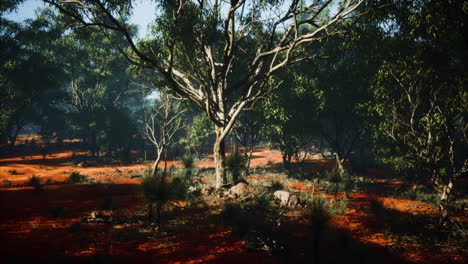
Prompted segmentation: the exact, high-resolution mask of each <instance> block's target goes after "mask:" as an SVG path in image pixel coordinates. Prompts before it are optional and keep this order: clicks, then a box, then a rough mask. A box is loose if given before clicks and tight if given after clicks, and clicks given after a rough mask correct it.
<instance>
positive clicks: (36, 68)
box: [0, 11, 63, 145]
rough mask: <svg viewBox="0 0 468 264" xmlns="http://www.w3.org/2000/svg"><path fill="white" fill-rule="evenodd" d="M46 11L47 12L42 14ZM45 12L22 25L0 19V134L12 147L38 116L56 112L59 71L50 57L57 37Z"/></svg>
mask: <svg viewBox="0 0 468 264" xmlns="http://www.w3.org/2000/svg"><path fill="white" fill-rule="evenodd" d="M45 12H47V11H45ZM45 12H40V13H38V16H37V17H36V18H34V19H29V20H26V21H24V22H23V23H16V22H13V21H8V20H7V19H4V18H3V17H1V18H0V20H1V21H0V22H1V23H0V43H1V44H2V47H4V48H2V51H1V53H0V56H1V58H2V64H1V65H0V83H1V84H0V85H1V86H0V88H1V89H0V91H1V92H0V98H1V99H0V103H1V112H2V114H1V124H2V131H5V130H6V131H7V132H6V133H7V135H8V137H9V140H10V144H11V145H14V144H15V141H16V138H17V136H18V133H19V131H20V130H21V129H22V128H23V126H24V125H26V124H27V123H38V121H37V120H38V119H37V115H38V114H39V113H50V112H51V111H55V113H58V112H60V111H59V109H58V108H57V104H58V103H59V101H60V100H61V98H62V97H61V93H60V89H59V87H60V85H61V78H62V76H63V71H62V69H61V68H60V67H59V65H58V64H57V62H56V61H55V57H53V56H51V55H50V54H51V51H52V48H51V47H50V46H51V45H50V44H51V43H54V42H56V41H57V40H58V39H59V37H60V34H59V33H58V30H57V28H56V27H55V26H54V25H53V24H52V23H49V22H48V21H47V20H46V19H45V18H44V16H45Z"/></svg>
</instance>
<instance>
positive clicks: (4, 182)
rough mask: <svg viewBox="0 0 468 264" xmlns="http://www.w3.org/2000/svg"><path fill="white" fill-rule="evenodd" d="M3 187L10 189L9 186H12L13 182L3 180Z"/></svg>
mask: <svg viewBox="0 0 468 264" xmlns="http://www.w3.org/2000/svg"><path fill="white" fill-rule="evenodd" d="M3 186H4V187H11V186H13V182H12V181H10V180H8V179H4V180H3Z"/></svg>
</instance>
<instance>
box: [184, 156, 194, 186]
mask: <svg viewBox="0 0 468 264" xmlns="http://www.w3.org/2000/svg"><path fill="white" fill-rule="evenodd" d="M180 162H181V163H182V166H183V167H184V177H185V179H186V180H189V179H191V178H192V176H193V169H194V167H195V156H193V155H192V154H188V153H186V154H185V155H184V156H182V159H181V160H180Z"/></svg>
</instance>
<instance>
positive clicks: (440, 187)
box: [435, 179, 453, 225]
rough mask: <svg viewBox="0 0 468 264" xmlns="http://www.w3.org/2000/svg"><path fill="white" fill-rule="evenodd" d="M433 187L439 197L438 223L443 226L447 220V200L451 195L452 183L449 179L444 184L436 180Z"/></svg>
mask: <svg viewBox="0 0 468 264" xmlns="http://www.w3.org/2000/svg"><path fill="white" fill-rule="evenodd" d="M435 186H436V190H437V195H438V197H439V216H440V219H439V223H440V224H441V225H445V224H446V223H447V220H448V214H449V212H448V211H449V208H448V207H449V199H450V195H451V193H452V187H453V181H452V180H451V179H449V180H448V182H447V183H444V182H443V181H442V180H436V181H435Z"/></svg>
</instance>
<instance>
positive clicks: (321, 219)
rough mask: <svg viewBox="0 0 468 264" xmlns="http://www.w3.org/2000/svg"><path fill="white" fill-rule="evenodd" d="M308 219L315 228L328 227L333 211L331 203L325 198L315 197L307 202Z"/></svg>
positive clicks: (321, 196)
mask: <svg viewBox="0 0 468 264" xmlns="http://www.w3.org/2000/svg"><path fill="white" fill-rule="evenodd" d="M306 207H307V209H306V214H305V215H306V217H307V219H309V221H310V223H311V225H312V226H313V228H321V227H324V226H327V225H328V222H329V221H330V219H331V215H332V210H331V207H330V203H329V202H328V200H327V198H325V196H323V195H320V196H315V197H312V199H310V200H308V201H307V204H306Z"/></svg>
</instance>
